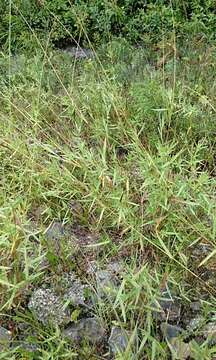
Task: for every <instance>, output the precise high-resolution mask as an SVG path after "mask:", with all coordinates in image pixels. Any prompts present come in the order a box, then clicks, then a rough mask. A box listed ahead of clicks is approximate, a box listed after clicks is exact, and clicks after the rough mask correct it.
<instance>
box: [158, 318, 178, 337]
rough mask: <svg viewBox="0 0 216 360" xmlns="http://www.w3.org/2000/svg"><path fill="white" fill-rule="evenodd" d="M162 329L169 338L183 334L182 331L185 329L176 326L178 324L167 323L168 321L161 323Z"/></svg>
mask: <svg viewBox="0 0 216 360" xmlns="http://www.w3.org/2000/svg"><path fill="white" fill-rule="evenodd" d="M160 329H161V332H162V334H163V336H164V337H165V338H166V339H167V340H170V339H173V338H176V337H178V336H179V335H180V334H181V332H182V331H183V329H182V328H181V327H179V326H176V325H170V324H167V323H166V322H164V323H162V324H161V326H160Z"/></svg>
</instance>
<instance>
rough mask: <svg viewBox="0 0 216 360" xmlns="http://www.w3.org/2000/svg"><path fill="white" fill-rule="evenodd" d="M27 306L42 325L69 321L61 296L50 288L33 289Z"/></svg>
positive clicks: (60, 323)
mask: <svg viewBox="0 0 216 360" xmlns="http://www.w3.org/2000/svg"><path fill="white" fill-rule="evenodd" d="M28 307H29V309H30V310H31V311H32V312H33V314H34V316H35V317H36V318H37V320H38V321H41V322H42V323H43V324H44V325H48V324H51V325H62V324H67V323H69V321H70V314H69V311H68V309H67V308H66V307H65V305H64V303H63V301H62V300H61V298H60V297H59V296H57V295H56V294H55V293H54V292H53V291H52V290H50V289H41V288H40V289H37V290H35V291H34V292H33V294H32V296H31V299H30V301H29V304H28Z"/></svg>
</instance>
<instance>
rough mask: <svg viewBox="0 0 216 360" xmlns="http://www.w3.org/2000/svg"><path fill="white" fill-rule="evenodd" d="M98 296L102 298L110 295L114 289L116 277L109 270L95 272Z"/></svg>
mask: <svg viewBox="0 0 216 360" xmlns="http://www.w3.org/2000/svg"><path fill="white" fill-rule="evenodd" d="M95 276H96V282H97V293H98V296H99V297H101V298H103V297H106V296H110V295H112V294H113V293H114V292H115V290H116V286H117V283H116V279H115V277H114V276H113V274H112V273H111V272H110V271H107V270H99V271H96V273H95Z"/></svg>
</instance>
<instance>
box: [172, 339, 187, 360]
mask: <svg viewBox="0 0 216 360" xmlns="http://www.w3.org/2000/svg"><path fill="white" fill-rule="evenodd" d="M168 346H169V348H170V351H171V353H172V359H180V360H186V359H188V358H189V356H191V344H190V343H186V342H184V341H183V340H182V339H177V338H173V339H172V340H171V341H170V342H169V343H168Z"/></svg>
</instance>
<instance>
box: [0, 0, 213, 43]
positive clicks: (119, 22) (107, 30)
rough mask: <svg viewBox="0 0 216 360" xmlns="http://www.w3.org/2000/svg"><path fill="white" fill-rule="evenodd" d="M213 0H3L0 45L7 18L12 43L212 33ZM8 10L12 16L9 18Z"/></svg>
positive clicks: (6, 25)
mask: <svg viewBox="0 0 216 360" xmlns="http://www.w3.org/2000/svg"><path fill="white" fill-rule="evenodd" d="M213 3H214V0H208V1H202V0H190V1H184V0H183V1H181V2H179V1H178V0H174V1H173V4H172V6H170V1H168V0H151V1H143V0H141V1H139V0H112V1H110V0H94V1H91V0H71V1H70V0H68V1H67V0H14V1H13V2H12V9H11V12H10V8H9V5H8V1H6V0H2V7H1V8H2V10H1V13H2V14H1V23H0V45H1V46H5V45H7V43H8V39H9V37H8V33H9V31H8V29H9V23H10V22H11V45H12V48H13V49H15V48H17V47H18V48H20V47H22V46H25V47H29V48H30V49H31V47H34V46H35V43H36V42H38V40H39V41H42V40H44V41H46V40H47V37H48V39H49V40H50V41H51V42H52V43H56V42H57V43H58V42H59V43H63V44H64V43H65V42H75V41H79V42H81V43H85V42H88V40H89V41H91V42H93V43H101V42H103V41H107V40H108V39H110V36H113V35H114V36H116V35H118V36H124V37H126V38H127V40H130V41H131V42H135V41H142V40H144V39H145V38H146V36H150V37H151V39H152V38H153V39H158V37H160V36H161V35H163V34H167V33H168V32H170V31H173V27H175V30H176V32H180V31H183V30H185V29H187V30H188V29H190V31H192V32H193V31H195V32H197V31H199V32H206V33H207V34H208V35H212V34H213V33H214V28H215V26H216V24H215V16H214V15H215V14H214V4H213ZM10 13H11V18H10Z"/></svg>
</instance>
